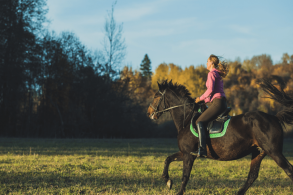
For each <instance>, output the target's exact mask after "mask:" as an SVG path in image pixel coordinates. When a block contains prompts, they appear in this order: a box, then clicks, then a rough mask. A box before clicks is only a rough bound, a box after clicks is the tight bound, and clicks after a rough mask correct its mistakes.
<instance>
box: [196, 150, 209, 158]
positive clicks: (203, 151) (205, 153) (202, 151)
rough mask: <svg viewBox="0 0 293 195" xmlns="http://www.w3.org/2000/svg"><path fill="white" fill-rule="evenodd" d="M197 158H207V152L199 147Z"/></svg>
mask: <svg viewBox="0 0 293 195" xmlns="http://www.w3.org/2000/svg"><path fill="white" fill-rule="evenodd" d="M197 157H203V158H206V157H207V150H206V149H203V148H202V147H199V148H198V153H197Z"/></svg>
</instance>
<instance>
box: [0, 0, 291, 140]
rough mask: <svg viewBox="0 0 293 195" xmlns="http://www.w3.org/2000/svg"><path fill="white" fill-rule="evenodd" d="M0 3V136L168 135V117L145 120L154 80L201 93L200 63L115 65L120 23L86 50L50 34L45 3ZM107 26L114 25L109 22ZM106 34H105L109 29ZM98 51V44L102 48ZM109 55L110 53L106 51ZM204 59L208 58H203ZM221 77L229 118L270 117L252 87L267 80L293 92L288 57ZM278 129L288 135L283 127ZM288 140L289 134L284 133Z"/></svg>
mask: <svg viewBox="0 0 293 195" xmlns="http://www.w3.org/2000/svg"><path fill="white" fill-rule="evenodd" d="M0 3H1V6H0V136H2V137H33V138H35V137H36V138H45V137H47V138H149V137H155V138H160V137H176V134H177V133H176V130H175V127H174V125H173V122H172V121H171V118H170V116H169V115H168V114H165V115H163V117H161V118H160V120H158V121H151V120H150V119H149V118H148V117H147V116H146V114H145V113H146V109H147V107H148V105H149V104H150V102H151V101H152V98H153V96H154V94H155V93H156V91H157V90H158V86H157V82H162V81H163V80H166V79H168V80H171V79H172V81H173V82H177V83H179V84H182V85H185V86H186V87H187V89H188V90H189V91H190V93H191V94H192V97H193V98H195V97H197V96H200V95H201V94H202V93H203V92H204V91H205V89H206V87H205V82H206V78H207V73H208V71H207V69H206V68H205V65H197V66H193V65H192V66H189V67H187V68H185V69H182V68H181V66H180V65H175V64H172V63H169V64H166V63H162V64H160V65H158V66H157V65H155V66H157V67H156V69H155V72H151V59H150V58H149V56H148V55H147V54H146V55H145V56H144V57H143V56H142V62H141V65H140V67H141V68H140V69H139V70H133V69H132V68H131V67H128V66H124V65H123V64H122V63H120V62H121V61H122V59H123V57H124V55H125V50H126V44H125V41H124V40H123V39H121V33H122V26H120V25H116V23H115V21H114V20H113V11H114V7H112V12H110V13H109V15H108V20H106V22H105V35H106V37H107V35H109V32H110V30H111V29H107V28H106V27H107V25H108V27H111V26H112V27H113V25H111V24H115V25H114V27H116V29H114V30H115V32H116V33H117V34H116V35H117V36H116V37H112V38H114V39H116V40H118V42H119V41H120V42H119V44H114V43H112V42H111V40H112V38H111V37H110V38H109V37H108V38H109V39H108V42H107V43H105V44H106V46H109V48H111V47H112V46H113V45H114V46H115V47H114V50H113V49H110V50H106V51H104V52H93V51H91V50H89V49H87V47H86V46H85V45H83V43H81V41H80V40H79V38H78V37H77V36H76V35H75V34H74V33H72V32H62V33H61V34H56V33H54V32H49V31H48V29H46V27H45V26H44V25H43V24H44V22H45V21H46V20H47V19H46V13H47V11H48V10H47V9H46V8H45V7H46V6H45V5H46V1H45V0H22V1H19V0H2V1H1V2H0ZM113 22H114V23H113ZM112 30H113V29H112ZM105 48H106V47H105ZM111 52H112V53H111ZM207 57H208V56H207ZM227 62H228V64H229V67H230V69H229V74H228V75H227V77H226V78H225V79H224V88H225V94H226V96H227V100H228V106H230V107H231V108H232V110H231V112H230V115H231V116H234V115H238V114H242V113H245V112H249V111H256V110H260V111H263V112H266V113H270V114H276V113H277V112H278V111H280V110H282V109H283V107H282V106H281V105H279V104H278V103H276V102H274V101H272V100H270V99H268V98H266V97H265V96H266V95H265V94H264V93H263V92H262V91H261V90H260V89H259V88H258V85H257V82H258V80H259V79H261V78H263V77H269V78H270V79H271V80H272V82H273V83H274V84H276V85H277V86H278V87H279V88H280V89H283V90H284V91H286V92H288V93H291V92H292V91H293V55H290V54H287V53H284V54H283V56H282V58H281V59H280V61H279V62H278V63H275V64H274V63H273V61H272V59H271V56H270V55H269V54H261V55H255V56H253V57H252V58H251V59H245V60H243V61H241V60H240V59H239V60H234V61H231V60H228V61H227ZM286 131H291V129H290V127H288V128H287V130H286ZM288 136H289V134H288Z"/></svg>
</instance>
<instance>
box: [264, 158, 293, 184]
mask: <svg viewBox="0 0 293 195" xmlns="http://www.w3.org/2000/svg"><path fill="white" fill-rule="evenodd" d="M269 155H270V156H271V157H272V159H274V161H275V162H276V163H277V164H278V165H279V167H281V168H282V169H283V170H284V171H285V173H286V174H287V175H288V176H289V177H290V179H291V180H292V181H293V166H292V165H291V164H290V163H289V161H288V160H287V159H286V158H285V156H284V155H283V154H282V153H274V154H269Z"/></svg>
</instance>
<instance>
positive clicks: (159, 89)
mask: <svg viewBox="0 0 293 195" xmlns="http://www.w3.org/2000/svg"><path fill="white" fill-rule="evenodd" d="M157 83H158V87H159V90H160V89H161V85H160V83H159V82H158V81H157Z"/></svg>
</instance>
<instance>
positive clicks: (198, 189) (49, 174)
mask: <svg viewBox="0 0 293 195" xmlns="http://www.w3.org/2000/svg"><path fill="white" fill-rule="evenodd" d="M0 140H1V144H0V153H1V155H0V174H1V177H0V182H1V183H0V194H141V195H144V194H170V195H171V194H176V192H177V191H178V190H179V188H180V184H181V177H182V167H183V165H182V162H173V163H172V164H171V165H170V170H169V174H170V177H171V179H172V180H173V181H174V186H173V189H172V190H168V189H167V187H166V185H165V183H164V182H163V180H162V179H161V175H162V171H163V165H164V160H165V158H166V157H167V156H168V155H171V154H173V153H175V152H177V151H178V148H177V145H176V143H177V141H176V140H175V139H133V140H122V139H121V140H120V139H105V140H86V139H85V140H79V139H76V140H69V139H52V140H49V139H45V140H42V139H4V138H1V139H0ZM292 146H293V144H290V143H288V142H286V143H285V145H284V154H285V156H286V157H287V159H288V160H289V161H290V162H291V164H292V163H293V152H292V149H291V148H292ZM249 167H250V157H249V156H248V157H246V158H243V159H241V160H237V161H230V162H220V161H212V160H208V159H197V160H196V161H195V163H194V166H193V170H192V173H191V178H190V181H189V183H188V185H187V189H186V194H236V193H237V191H238V189H239V188H240V187H241V186H242V185H243V184H244V183H245V181H246V177H247V175H248V172H249ZM291 193H292V182H291V180H290V179H289V178H288V177H287V175H286V174H285V173H284V172H283V170H282V169H281V168H279V167H278V166H277V165H276V163H275V162H274V161H273V160H272V159H271V158H270V157H266V158H265V159H264V160H263V162H262V165H261V169H260V174H259V178H258V179H257V180H256V181H255V182H254V184H253V186H252V187H251V188H250V189H249V190H248V192H247V194H279V195H280V194H291Z"/></svg>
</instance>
